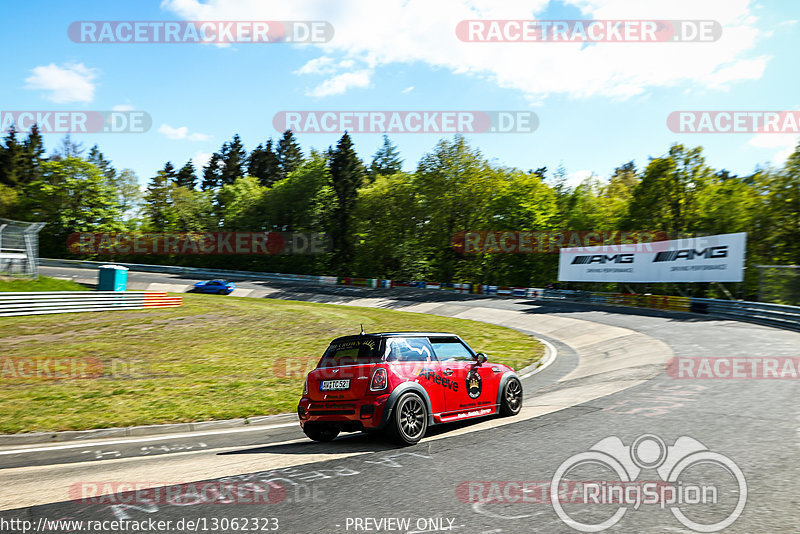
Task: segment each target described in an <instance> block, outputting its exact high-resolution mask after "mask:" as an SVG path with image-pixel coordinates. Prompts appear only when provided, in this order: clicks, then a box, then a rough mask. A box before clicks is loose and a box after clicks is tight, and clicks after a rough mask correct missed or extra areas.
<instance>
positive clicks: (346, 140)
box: [328, 132, 366, 272]
mask: <svg viewBox="0 0 800 534" xmlns="http://www.w3.org/2000/svg"><path fill="white" fill-rule="evenodd" d="M328 170H329V172H330V184H331V187H332V188H333V192H334V195H335V197H336V206H335V208H334V209H333V213H332V214H331V215H332V221H331V241H332V244H333V266H334V268H336V269H338V270H339V271H340V272H344V270H345V269H346V268H347V266H348V265H350V264H351V263H352V261H353V233H352V228H351V217H352V212H353V208H354V207H355V204H356V199H357V198H358V189H359V188H360V187H361V185H362V184H363V182H364V175H365V174H366V172H365V169H364V164H363V163H362V162H361V160H360V159H358V155H356V151H355V150H354V149H353V143H352V141H351V140H350V136H349V135H348V134H347V132H345V133H344V135H343V136H342V137H341V139H339V142H338V143H337V144H336V148H335V149H329V150H328Z"/></svg>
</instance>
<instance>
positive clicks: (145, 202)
mask: <svg viewBox="0 0 800 534" xmlns="http://www.w3.org/2000/svg"><path fill="white" fill-rule="evenodd" d="M83 152H84V150H83V148H82V147H81V145H80V144H79V143H75V142H73V141H72V140H71V139H70V138H69V136H66V137H65V138H64V139H63V140H62V142H61V145H60V146H59V147H58V148H57V149H56V150H55V151H54V153H53V155H52V156H51V157H50V159H49V160H48V159H46V157H45V154H44V149H43V145H42V141H41V135H40V134H39V132H38V129H36V128H33V129H32V131H31V132H30V133H29V134H28V135H27V137H23V136H20V135H19V134H18V133H17V132H16V131H15V130H14V129H13V128H11V129H10V130H9V131H8V132H7V133H6V134H5V136H4V137H3V139H2V143H0V216H3V217H9V218H15V219H23V220H35V221H43V222H46V223H47V226H46V227H45V230H44V231H43V232H42V234H41V236H42V242H41V250H42V253H43V254H50V255H59V254H63V253H65V251H64V241H65V238H66V236H67V235H68V234H69V233H72V232H77V231H95V232H96V231H115V230H125V229H127V230H149V231H159V232H205V231H208V232H213V231H218V230H220V229H225V230H234V231H318V232H327V233H328V235H329V237H330V239H331V241H332V243H333V247H334V253H333V254H331V255H322V256H317V257H298V256H280V257H277V256H276V257H264V256H258V257H255V256H254V257H239V256H235V257H225V258H222V257H220V258H211V257H201V256H198V257H163V258H150V259H149V260H148V261H153V262H163V263H178V264H187V265H189V264H192V265H207V266H210V267H230V268H244V269H249V268H252V269H259V270H277V271H283V272H297V273H315V274H341V275H358V276H369V277H374V276H381V277H388V278H394V279H403V278H405V279H428V280H437V281H443V282H447V281H467V282H474V283H494V284H498V285H512V284H513V285H531V286H541V285H546V284H549V283H552V282H554V281H555V278H556V269H557V255H555V254H549V255H548V254H527V255H525V254H520V255H514V254H468V255H464V256H462V255H459V254H458V253H457V252H456V250H455V249H454V247H453V243H452V239H453V236H454V235H455V234H456V233H458V232H461V231H465V230H470V231H475V230H515V231H526V230H529V231H544V230H595V231H608V230H622V231H624V230H644V231H665V232H669V233H672V234H673V235H674V234H678V235H683V236H686V235H708V234H719V233H730V232H747V233H748V250H747V259H746V261H747V267H748V269H747V270H746V274H745V276H746V280H745V285H744V288H743V290H742V291H741V292H740V293H739V295H740V296H750V297H754V295H755V294H756V293H757V285H758V275H757V269H755V266H756V265H758V264H800V146H798V149H797V150H796V151H795V152H794V154H792V156H791V157H790V158H789V159H788V160H787V162H786V163H785V164H784V165H783V166H782V167H780V168H768V169H761V170H757V171H756V172H754V173H752V174H750V175H746V176H734V175H731V173H729V172H728V171H725V170H718V169H713V168H711V167H710V166H709V165H708V164H707V163H706V161H705V158H704V156H703V151H702V148H701V147H686V146H683V145H680V144H675V145H672V146H671V147H669V149H668V150H667V152H666V153H665V154H662V155H659V156H657V157H653V158H651V159H650V160H649V161H648V162H647V164H646V165H645V166H644V167H643V168H641V169H637V168H636V166H635V165H634V163H633V162H632V161H631V162H628V163H624V164H622V165H620V166H619V167H618V168H617V169H615V171H614V172H613V173H612V175H611V176H610V177H608V178H607V179H606V178H605V177H600V176H594V175H593V176H590V177H589V178H587V179H586V180H584V181H583V182H582V183H581V184H579V185H577V186H569V185H568V184H567V181H566V170H565V169H564V168H563V167H560V168H558V169H556V170H555V171H554V172H549V171H548V169H547V168H546V167H539V168H535V170H529V171H528V172H524V171H522V170H519V169H513V168H506V167H503V166H500V165H497V164H494V163H490V161H489V159H487V158H486V157H485V156H484V155H483V154H481V152H480V151H479V150H477V149H475V148H473V147H471V146H469V144H468V143H467V142H466V140H465V139H464V138H463V137H460V136H456V137H454V138H452V139H445V140H441V141H440V142H439V143H437V144H436V145H435V146H434V147H433V149H432V150H431V151H430V152H429V153H427V154H425V155H424V156H423V157H422V158H421V159H420V161H419V162H418V164H417V168H416V171H415V172H412V173H404V172H402V170H401V169H402V163H403V162H402V159H401V157H400V154H399V151H398V150H397V147H396V146H395V145H393V144H392V143H391V141H390V140H389V138H388V137H386V136H384V139H383V144H382V146H381V147H380V148H379V149H378V151H377V152H376V153H375V155H374V157H373V158H372V161H371V163H370V165H369V169H368V170H367V169H365V167H364V165H363V163H362V162H361V160H360V159H359V158H358V156H357V154H356V151H355V147H354V146H353V143H352V139H351V138H350V136H349V135H348V134H345V135H343V136H342V138H341V139H340V140H339V142H338V143H337V145H336V147H334V148H330V149H329V150H328V151H327V152H326V153H324V154H321V153H318V152H314V151H311V153H310V155H309V156H308V157H305V156H304V155H303V152H302V150H301V148H300V145H299V143H298V142H297V140H296V139H295V137H294V135H293V134H292V132H291V131H286V132H284V133H283V134H282V136H281V138H280V139H279V140H278V142H277V143H275V144H273V142H272V140H271V139H268V140H267V142H266V143H265V144H263V145H258V146H257V147H256V148H255V149H254V150H253V151H252V152H251V153H250V154H248V153H247V152H246V151H245V149H244V145H243V143H242V141H241V139H240V138H239V136H238V135H234V136H233V138H232V140H231V141H229V142H226V143H224V144H223V145H222V147H221V148H220V150H218V151H217V152H215V153H214V154H212V156H211V158H210V160H209V162H208V164H207V165H206V166H205V167H204V168H203V170H202V182H201V184H200V190H195V187H196V183H197V179H198V176H197V172H196V170H195V168H194V166H193V165H192V163H191V161H189V162H187V163H186V164H185V165H184V166H183V167H182V168H181V169H180V170H178V171H176V169H175V168H174V167H173V166H172V164H171V163H169V162H167V164H165V165H164V167H163V168H162V169H161V170H160V171H158V172H157V173H156V175H155V176H153V177H152V178H151V179H150V181H149V184H148V188H147V192H146V193H145V195H144V196H143V195H142V194H141V192H140V189H139V183H138V179H137V177H136V175H135V174H133V172H132V171H130V170H127V169H123V170H121V171H117V170H116V169H115V168H114V167H113V165H112V163H111V162H110V161H109V160H108V159H106V157H105V156H104V155H103V153H102V152H101V151H100V148H99V147H98V146H94V147H92V148H91V149H90V150H89V152H88V154H87V155H86V156H85V157H84V156H83ZM140 214H141V215H142V218H141V219H139V218H138V216H139V215H140ZM130 259H134V258H130ZM698 287H700V288H701V290H702V291H704V292H706V294H711V291H712V290H711V289H710V288H704V287H703V286H698ZM605 289H609V290H611V289H616V288H614V287H607V288H605ZM649 290H651V291H656V292H657V291H669V290H671V288H669V287H664V288H661V287H650V288H649Z"/></svg>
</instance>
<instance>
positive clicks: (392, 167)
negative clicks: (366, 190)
mask: <svg viewBox="0 0 800 534" xmlns="http://www.w3.org/2000/svg"><path fill="white" fill-rule="evenodd" d="M401 170H403V160H402V159H400V152H399V151H398V150H397V147H396V146H395V145H393V144H392V142H391V141H389V136H388V135H385V134H384V136H383V146H381V148H379V149H378V151H377V152H375V155H374V156H373V157H372V163H371V164H370V166H369V178H370V181H374V180H375V178H376V177H378V176H389V175H392V174H395V173H398V172H400V171H401Z"/></svg>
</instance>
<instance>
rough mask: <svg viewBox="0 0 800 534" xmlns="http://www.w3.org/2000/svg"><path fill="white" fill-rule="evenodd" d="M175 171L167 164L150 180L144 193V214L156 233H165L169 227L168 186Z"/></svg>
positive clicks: (169, 204) (172, 179) (169, 201)
mask: <svg viewBox="0 0 800 534" xmlns="http://www.w3.org/2000/svg"><path fill="white" fill-rule="evenodd" d="M174 175H175V169H174V168H173V167H172V164H171V163H169V162H167V164H166V165H164V168H163V169H162V170H160V171H158V173H156V175H155V176H153V177H152V178H151V179H150V183H149V184H148V186H147V193H145V196H144V200H145V207H144V212H145V215H147V218H148V219H150V226H151V227H152V229H153V230H155V231H156V232H165V231H167V229H168V227H169V208H170V206H171V204H172V202H171V200H170V184H171V183H172V182H173V181H174Z"/></svg>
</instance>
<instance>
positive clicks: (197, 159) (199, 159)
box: [192, 150, 211, 172]
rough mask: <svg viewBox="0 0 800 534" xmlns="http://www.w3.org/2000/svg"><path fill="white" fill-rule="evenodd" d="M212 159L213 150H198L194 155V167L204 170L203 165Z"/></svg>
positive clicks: (200, 170)
mask: <svg viewBox="0 0 800 534" xmlns="http://www.w3.org/2000/svg"><path fill="white" fill-rule="evenodd" d="M210 159H211V152H203V151H202V150H198V151H197V152H195V153H194V154H193V155H192V163H193V164H194V168H195V169H196V170H197V171H199V172H202V170H203V167H205V166H206V165H207V164H208V160H210Z"/></svg>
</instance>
